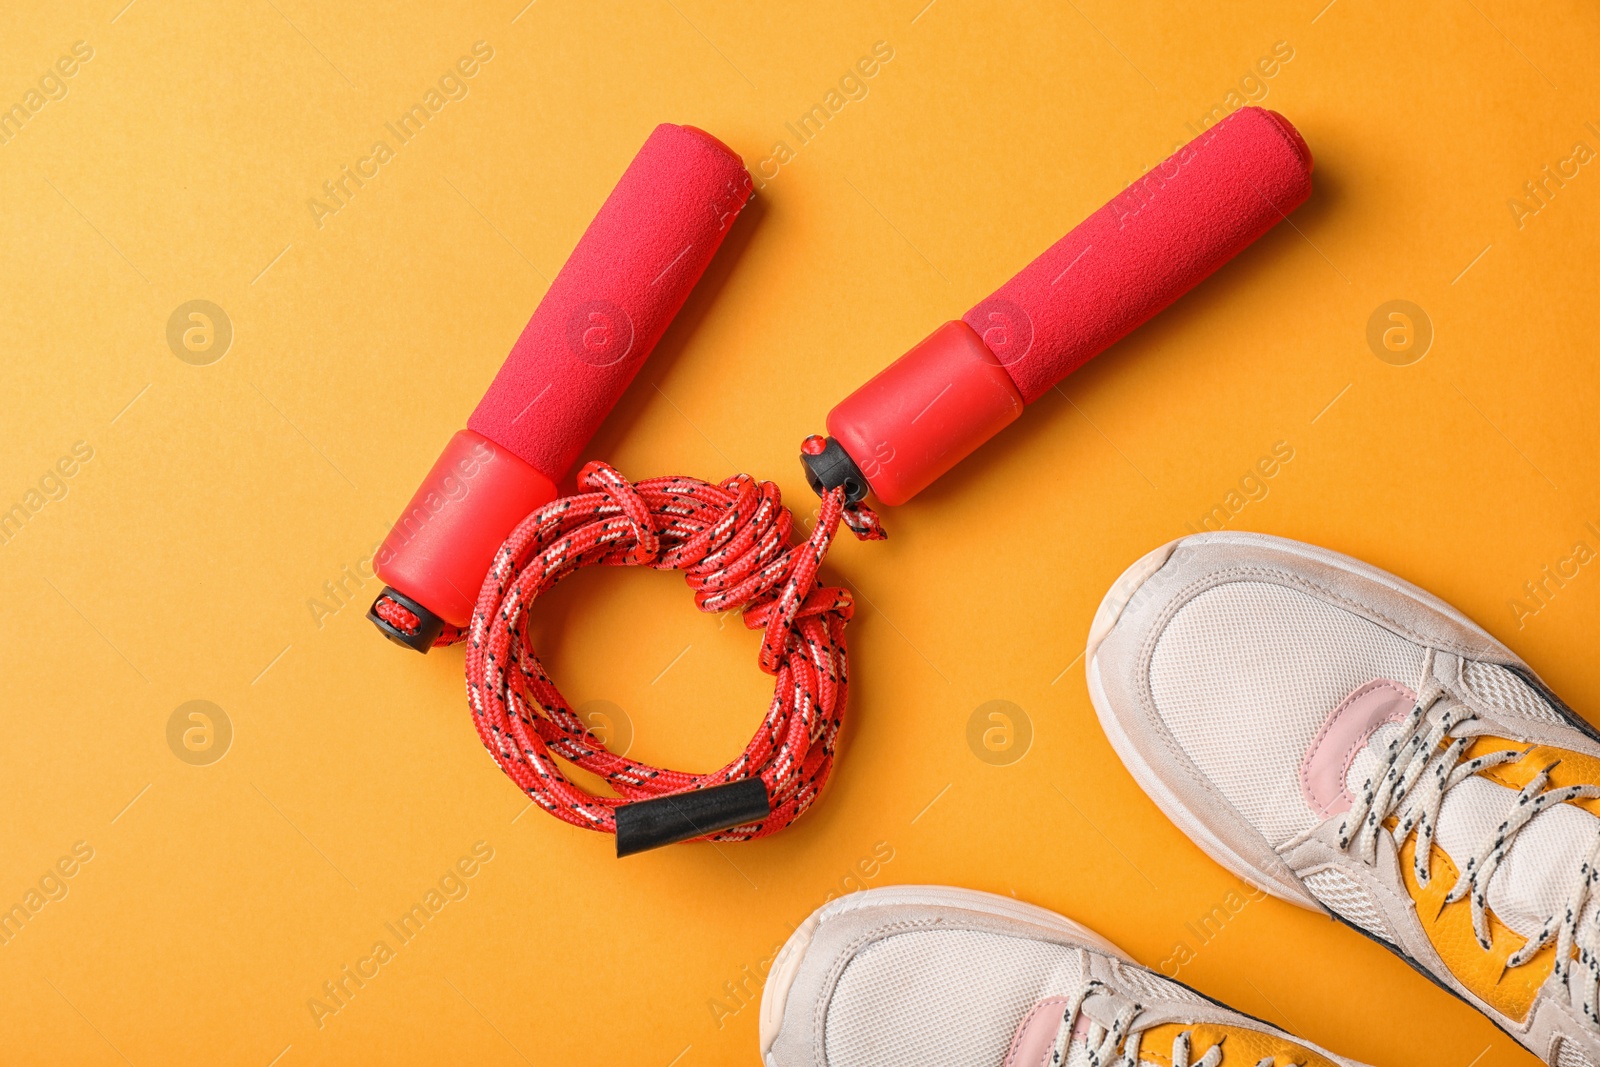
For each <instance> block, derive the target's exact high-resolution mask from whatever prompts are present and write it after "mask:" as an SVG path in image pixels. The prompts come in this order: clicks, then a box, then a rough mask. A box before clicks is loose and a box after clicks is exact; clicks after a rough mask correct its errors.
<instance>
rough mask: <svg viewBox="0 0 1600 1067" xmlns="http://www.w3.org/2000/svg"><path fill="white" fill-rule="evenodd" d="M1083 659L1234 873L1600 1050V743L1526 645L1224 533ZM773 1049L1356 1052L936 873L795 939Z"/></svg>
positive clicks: (1320, 561) (1263, 1055)
mask: <svg viewBox="0 0 1600 1067" xmlns="http://www.w3.org/2000/svg"><path fill="white" fill-rule="evenodd" d="M1085 660H1086V670H1087V674H1088V682H1089V692H1090V697H1091V699H1092V701H1093V703H1094V707H1095V710H1096V711H1097V713H1098V714H1099V717H1100V721H1101V724H1102V726H1103V727H1104V728H1105V731H1106V733H1107V735H1108V736H1109V738H1110V740H1111V743H1112V747H1113V748H1114V749H1115V750H1116V752H1117V754H1118V755H1119V756H1121V758H1122V760H1123V762H1124V763H1125V764H1126V765H1127V768H1128V770H1129V771H1130V772H1131V773H1132V774H1133V776H1134V778H1135V779H1137V780H1138V782H1139V784H1140V785H1141V786H1142V787H1143V788H1144V790H1145V791H1146V792H1147V793H1148V794H1149V795H1150V797H1151V799H1153V800H1154V801H1155V802H1156V804H1157V805H1158V806H1159V807H1160V808H1161V809H1162V811H1164V812H1165V813H1166V814H1167V815H1168V817H1169V818H1171V819H1172V820H1173V821H1174V822H1176V823H1177V824H1178V825H1179V826H1180V827H1181V828H1182V829H1184V830H1185V831H1186V832H1187V833H1188V834H1189V836H1190V837H1192V838H1193V839H1194V841H1195V842H1196V843H1197V844H1198V845H1199V846H1200V847H1201V848H1202V849H1204V850H1205V851H1206V852H1207V853H1208V854H1210V855H1211V856H1212V857H1213V858H1214V859H1216V860H1217V861H1218V862H1219V863H1221V864H1223V865H1224V866H1225V867H1227V868H1228V869H1229V870H1231V871H1233V872H1234V873H1235V874H1237V875H1239V876H1240V877H1242V878H1244V879H1246V880H1247V881H1249V882H1250V883H1252V884H1254V885H1256V886H1259V887H1260V888H1261V889H1263V890H1265V891H1266V892H1268V893H1271V894H1273V895H1274V896H1277V897H1280V898H1282V899H1284V900H1287V901H1290V902H1291V903H1294V904H1299V905H1301V906H1302V907H1306V908H1309V909H1311V910H1313V911H1318V912H1323V913H1330V914H1332V915H1333V916H1335V917H1337V918H1339V919H1341V920H1343V921H1344V922H1346V923H1348V924H1350V925H1351V926H1354V927H1356V928H1357V929H1358V930H1360V931H1362V932H1363V933H1365V934H1367V935H1368V936H1369V937H1372V938H1374V939H1376V940H1378V941H1379V942H1381V943H1383V944H1385V945H1387V946H1388V947H1389V948H1390V949H1391V950H1392V951H1394V952H1396V953H1398V954H1399V955H1401V956H1402V957H1404V958H1405V959H1406V960H1407V961H1409V962H1410V963H1411V964H1412V965H1413V966H1415V967H1416V968H1417V969H1418V970H1420V971H1422V972H1423V973H1424V974H1426V975H1428V976H1430V977H1432V978H1433V979H1435V980H1436V981H1437V982H1439V983H1440V984H1441V985H1443V986H1444V987H1445V988H1447V989H1449V990H1451V991H1452V992H1454V993H1456V994H1457V995H1458V996H1460V997H1461V998H1462V999H1464V1000H1465V1001H1467V1002H1468V1003H1469V1004H1471V1005H1473V1006H1474V1007H1476V1008H1478V1009H1479V1010H1480V1011H1482V1012H1484V1013H1485V1014H1486V1015H1488V1016H1489V1018H1490V1019H1491V1020H1493V1021H1494V1022H1495V1023H1496V1024H1497V1025H1499V1026H1500V1027H1501V1028H1502V1029H1503V1030H1505V1032H1506V1033H1508V1034H1510V1035H1511V1036H1512V1037H1513V1038H1515V1039H1516V1040H1517V1041H1519V1042H1521V1043H1522V1044H1523V1045H1524V1046H1525V1047H1527V1048H1528V1049H1530V1050H1531V1051H1532V1052H1533V1053H1535V1054H1536V1055H1538V1056H1541V1057H1543V1058H1544V1059H1545V1060H1546V1062H1547V1063H1549V1064H1551V1065H1553V1067H1597V1065H1600V1012H1597V1001H1600V889H1597V888H1596V886H1597V884H1600V818H1597V813H1600V734H1597V733H1596V732H1595V730H1594V729H1593V728H1592V727H1590V726H1589V725H1588V724H1587V723H1585V722H1584V721H1583V720H1582V719H1580V718H1578V716H1576V715H1575V714H1573V712H1572V711H1571V710H1570V709H1569V708H1567V706H1566V705H1564V704H1563V703H1562V702H1561V701H1560V700H1559V699H1558V698H1557V697H1556V696H1555V695H1554V694H1553V693H1551V692H1550V690H1549V689H1548V688H1547V687H1546V686H1545V685H1544V684H1543V683H1542V682H1540V680H1539V679H1538V677H1537V676H1536V675H1535V674H1534V673H1533V671H1532V670H1530V669H1529V668H1528V666H1527V665H1526V664H1524V663H1523V662H1522V661H1521V660H1520V659H1518V658H1517V657H1516V655H1514V654H1513V653H1512V652H1511V651H1510V650H1509V649H1507V648H1506V647H1505V646H1504V645H1502V644H1500V642H1498V641H1496V640H1495V639H1494V638H1492V637H1491V636H1489V634H1488V633H1487V632H1486V631H1484V630H1483V629H1482V628H1481V627H1478V626H1476V625H1474V624H1473V623H1472V622H1471V621H1470V620H1469V619H1467V618H1466V616H1464V615H1462V614H1461V613H1460V612H1459V611H1456V610H1455V609H1454V608H1452V607H1450V606H1449V605H1448V604H1446V603H1444V602H1443V601H1441V600H1439V599H1438V598H1436V597H1433V596H1431V595H1429V594H1428V593H1425V592H1423V591H1422V590H1421V589H1418V588H1416V587H1415V586H1412V585H1410V584H1409V583H1407V582H1404V581H1402V580H1400V579H1398V578H1395V577H1393V576H1392V575H1389V574H1386V573H1385V572H1383V571H1381V570H1379V569H1377V568H1375V567H1371V566H1368V565H1367V564H1364V563H1361V562H1359V561H1357V560H1353V559H1350V558H1348V557H1346V556H1342V555H1339V554H1338V553H1335V552H1330V551H1327V550H1325V549H1320V548H1315V547H1312V546H1310V545H1304V544H1299V543H1296V542H1293V541H1288V540H1284V539H1281V538H1276V537H1266V536H1261V535H1253V534H1243V533H1222V534H1202V535H1199V536H1197V537H1189V538H1185V539H1183V540H1180V541H1175V542H1173V543H1171V544H1169V545H1165V546H1163V547H1162V548H1159V549H1157V550H1156V551H1154V552H1152V553H1150V554H1149V555H1147V556H1145V557H1144V558H1143V559H1141V560H1139V561H1138V562H1137V563H1135V564H1134V565H1133V566H1132V567H1131V568H1129V569H1128V571H1127V572H1126V573H1124V574H1123V575H1122V577H1121V578H1119V579H1118V580H1117V582H1116V584H1115V585H1114V586H1113V587H1112V589H1111V591H1110V593H1108V594H1107V596H1106V598H1105V601H1104V602H1103V603H1102V604H1101V606H1100V610H1099V612H1098V613H1097V614H1096V617H1095V620H1094V623H1093V626H1092V628H1091V630H1090V634H1089V641H1088V649H1087V654H1086V657H1085ZM761 1051H762V1057H763V1060H764V1063H765V1064H766V1065H767V1067H927V1065H929V1064H939V1065H950V1067H1055V1065H1066V1067H1116V1065H1135V1064H1157V1065H1160V1067H1287V1065H1289V1064H1299V1065H1302V1067H1329V1065H1336V1064H1337V1065H1348V1067H1356V1065H1354V1064H1353V1061H1350V1060H1345V1059H1341V1058H1339V1057H1337V1056H1335V1055H1333V1054H1332V1053H1329V1052H1326V1051H1323V1050H1321V1049H1318V1048H1316V1047H1315V1046H1313V1045H1310V1044H1307V1043H1306V1042H1304V1041H1300V1040H1298V1039H1296V1038H1294V1037H1291V1036H1290V1035H1288V1034H1285V1033H1283V1032H1282V1031H1280V1030H1277V1029H1275V1028H1274V1027H1272V1026H1269V1025H1267V1024H1266V1023H1263V1022H1260V1021H1259V1020H1255V1019H1252V1018H1250V1017H1248V1016H1245V1015H1242V1014H1239V1013H1237V1012H1234V1011H1232V1010H1230V1009H1228V1008H1226V1007H1224V1006H1222V1005H1219V1004H1217V1003H1215V1002H1213V1001H1210V1000H1208V999H1206V998H1204V997H1202V996H1200V995H1199V994H1197V993H1195V992H1193V991H1192V990H1190V989H1188V988H1187V987H1185V986H1183V985H1181V984H1179V983H1176V982H1173V981H1170V980H1168V979H1166V978H1165V977H1163V976H1161V975H1160V974H1157V973H1155V972H1153V971H1150V970H1147V969H1145V968H1143V967H1141V966H1139V965H1138V964H1137V963H1135V962H1133V961H1132V960H1131V959H1130V958H1129V957H1128V956H1126V955H1125V954H1124V953H1121V952H1119V951H1118V950H1117V949H1116V948H1115V947H1113V946H1112V945H1110V944H1109V943H1107V942H1106V941H1105V940H1103V939H1102V938H1100V937H1099V936H1097V935H1096V934H1094V933H1093V932H1091V931H1089V930H1087V929H1085V928H1084V927H1082V926H1079V925H1077V924H1075V923H1073V922H1071V921H1070V920H1068V919H1066V918H1063V917H1062V916H1059V915H1056V914H1054V913H1051V912H1048V911H1045V910H1044V909H1041V908H1036V907H1033V906H1031V905H1027V904H1022V903H1019V902H1017V901H1014V900H1011V899H1009V898H1006V897H997V896H992V895H990V894H986V893H977V892H973V891H970V890H962V889H952V888H943V887H917V886H902V887H893V888H886V889H878V890H869V891H865V892H861V893H855V894H852V895H851V896H848V897H845V898H843V899H841V900H837V901H835V902H833V903H831V904H829V905H827V906H826V907H824V908H822V909H821V910H819V911H818V912H816V913H815V914H813V915H812V916H811V917H810V918H809V919H807V920H806V922H805V923H803V924H802V925H801V926H800V928H799V929H798V930H796V931H795V933H794V934H793V936H792V937H791V938H790V939H789V942H788V944H787V945H786V946H785V947H784V949H783V951H782V952H781V953H780V954H779V956H778V958H777V959H776V960H775V961H774V964H773V968H772V971H771V972H770V974H769V976H768V979H767V985H766V989H765V991H764V994H763V999H762V1006H761Z"/></svg>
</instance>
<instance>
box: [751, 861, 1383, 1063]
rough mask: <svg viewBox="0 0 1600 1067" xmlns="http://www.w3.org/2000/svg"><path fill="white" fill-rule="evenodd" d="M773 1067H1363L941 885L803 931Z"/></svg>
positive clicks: (1021, 913) (1101, 944)
mask: <svg viewBox="0 0 1600 1067" xmlns="http://www.w3.org/2000/svg"><path fill="white" fill-rule="evenodd" d="M761 1058H762V1062H763V1063H764V1064H766V1067H1051V1065H1056V1064H1063V1063H1064V1064H1066V1065H1067V1067H1095V1065H1098V1067H1120V1065H1123V1064H1129V1065H1133V1064H1142V1063H1150V1064H1160V1065H1162V1067H1278V1065H1286V1064H1296V1065H1303V1067H1360V1065H1359V1064H1355V1063H1353V1062H1352V1061H1350V1060H1342V1059H1338V1058H1336V1057H1334V1056H1330V1055H1329V1054H1328V1053H1326V1052H1323V1051H1321V1050H1319V1049H1317V1048H1315V1047H1314V1046H1312V1045H1308V1044H1306V1043H1304V1042H1301V1041H1295V1040H1294V1039H1292V1038H1290V1037H1289V1036H1288V1035H1286V1034H1284V1033H1282V1032H1280V1031H1278V1030H1275V1029H1273V1028H1272V1027H1270V1026H1268V1025H1267V1024H1266V1023H1263V1022H1259V1021H1257V1020H1255V1019H1252V1018H1249V1017H1248V1016H1245V1015H1240V1014H1239V1013H1238V1012H1235V1011H1230V1010H1229V1009H1227V1008H1225V1007H1222V1006H1221V1005H1220V1004H1216V1003H1214V1002H1212V1001H1210V1000H1207V999H1206V998H1204V997H1202V996H1200V995H1199V994H1198V993H1195V992H1194V991H1192V990H1190V989H1189V988H1188V987H1186V986H1182V985H1179V984H1178V983H1176V982H1171V981H1168V980H1167V979H1166V978H1163V977H1162V976H1161V975H1159V974H1156V973H1155V972H1153V971H1148V970H1145V969H1144V968H1143V967H1140V966H1139V965H1138V964H1136V963H1133V962H1132V961H1131V960H1129V959H1128V957H1126V956H1125V955H1123V954H1122V953H1121V952H1119V951H1118V950H1117V949H1116V948H1115V947H1113V946H1112V945H1111V944H1110V943H1108V942H1107V941H1105V940H1103V939H1102V938H1100V937H1099V936H1098V935H1096V934H1094V933H1092V932H1091V931H1089V930H1086V929H1084V928H1083V927H1081V926H1079V925H1078V924H1077V923H1074V922H1072V921H1071V920H1069V919H1065V918H1062V917H1061V916H1060V915H1057V914H1055V913H1054V912H1050V911H1046V910H1044V909H1043V908H1036V907H1034V906H1033V905H1031V904H1023V903H1020V902H1018V901H1016V900H1012V899H1011V898H1009V897H998V896H992V895H990V894H988V893H979V892H976V891H973V890H970V889H949V888H945V887H940V886H895V887H890V888H886V889H869V890H863V891H861V892H857V893H851V894H850V895H849V896H846V897H843V898H841V899H839V900H836V901H834V902H832V903H831V904H828V905H826V906H824V907H822V908H820V909H819V910H818V911H816V912H815V913H813V914H812V916H811V917H810V918H809V919H807V920H806V921H805V922H803V923H801V924H800V928H799V929H797V930H796V931H795V932H794V934H793V935H792V936H791V937H790V938H789V941H788V943H787V944H785V945H784V946H783V950H782V951H781V952H779V953H778V957H777V959H776V960H774V961H773V964H772V970H771V972H770V973H769V974H768V976H767V984H766V988H765V989H764V990H763V991H762V995H761Z"/></svg>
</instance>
